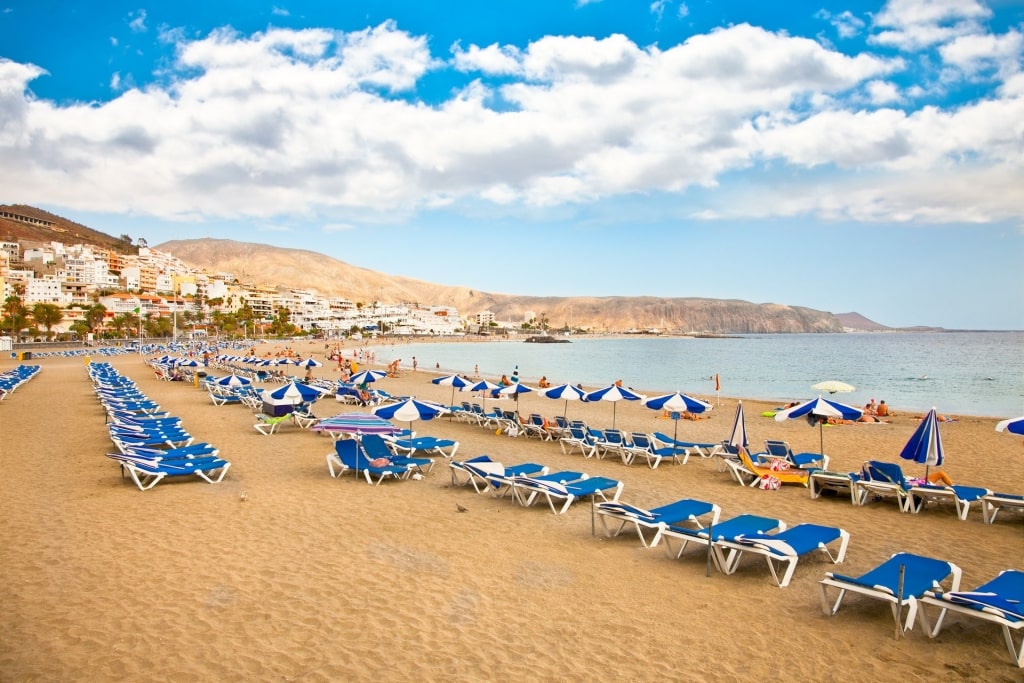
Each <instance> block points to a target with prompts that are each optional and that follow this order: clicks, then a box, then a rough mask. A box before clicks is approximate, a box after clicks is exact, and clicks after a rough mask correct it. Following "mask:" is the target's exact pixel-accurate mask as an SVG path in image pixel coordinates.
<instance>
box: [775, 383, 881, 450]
mask: <svg viewBox="0 0 1024 683" xmlns="http://www.w3.org/2000/svg"><path fill="white" fill-rule="evenodd" d="M863 414H864V411H862V410H860V409H859V408H854V407H853V406H848V405H846V404H845V403H839V402H837V401H829V400H828V399H825V398H822V397H821V396H819V397H818V398H815V399H812V400H810V401H805V402H803V403H801V404H800V405H797V406H793V407H792V408H787V409H785V410H782V411H779V412H778V413H775V420H776V421H777V422H783V421H785V420H795V419H797V418H799V417H803V418H806V419H807V422H808V423H809V424H810V425H811V426H812V427H813V426H814V425H815V424H817V425H818V431H819V434H818V441H819V443H820V446H821V454H822V455H825V434H824V431H825V430H824V427H823V425H824V424H825V422H827V421H828V418H830V417H834V418H838V419H841V420H856V419H858V418H860V416H861V415H863Z"/></svg>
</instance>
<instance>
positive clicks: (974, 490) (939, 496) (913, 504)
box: [907, 484, 991, 521]
mask: <svg viewBox="0 0 1024 683" xmlns="http://www.w3.org/2000/svg"><path fill="white" fill-rule="evenodd" d="M989 493H991V491H989V490H988V489H983V488H979V487H977V486H961V485H960V484H953V485H951V486H937V485H934V484H914V485H913V486H911V487H910V490H909V491H908V492H907V495H908V496H909V498H910V500H909V506H908V507H909V509H910V511H911V512H913V513H915V514H916V513H918V512H921V510H923V509H924V508H925V505H927V504H928V503H938V504H948V503H953V507H954V509H955V510H956V516H957V518H958V519H960V520H961V521H964V520H966V519H967V514H968V513H969V512H970V511H971V503H973V502H976V501H980V500H981V499H982V498H984V497H985V496H987V495H988V494H989Z"/></svg>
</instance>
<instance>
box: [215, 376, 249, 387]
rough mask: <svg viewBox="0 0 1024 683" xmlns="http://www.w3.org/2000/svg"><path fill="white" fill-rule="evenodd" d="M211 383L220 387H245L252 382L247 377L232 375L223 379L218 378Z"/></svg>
mask: <svg viewBox="0 0 1024 683" xmlns="http://www.w3.org/2000/svg"><path fill="white" fill-rule="evenodd" d="M213 383H214V384H216V385H217V386H221V387H245V386H249V385H250V384H252V380H251V379H249V378H247V377H240V376H238V375H233V374H232V375H227V376H225V377H218V378H217V379H215V380H213Z"/></svg>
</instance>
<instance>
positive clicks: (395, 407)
mask: <svg viewBox="0 0 1024 683" xmlns="http://www.w3.org/2000/svg"><path fill="white" fill-rule="evenodd" d="M370 412H372V413H373V414H374V415H376V416H377V417H382V418H384V419H385V420H401V421H402V422H408V423H409V431H412V421H413V420H433V419H434V418H435V417H437V416H438V415H444V414H446V413H449V412H451V411H450V410H448V409H447V408H445V407H444V406H442V405H438V404H437V403H428V402H427V401H417V400H416V399H415V398H407V399H405V400H404V401H399V402H398V403H389V404H388V405H386V406H377V407H376V408H374V409H373V410H371V411H370Z"/></svg>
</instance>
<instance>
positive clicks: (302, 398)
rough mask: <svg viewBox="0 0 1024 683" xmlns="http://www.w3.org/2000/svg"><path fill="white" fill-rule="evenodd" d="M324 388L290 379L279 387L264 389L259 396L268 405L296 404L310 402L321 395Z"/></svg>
mask: <svg viewBox="0 0 1024 683" xmlns="http://www.w3.org/2000/svg"><path fill="white" fill-rule="evenodd" d="M323 394H324V390H323V389H320V388H319V387H316V386H314V385H312V384H299V383H298V382H295V381H291V382H288V383H287V384H284V385H282V386H281V387H279V388H277V389H274V390H273V391H270V390H269V389H267V390H264V391H263V393H262V394H261V395H260V397H261V398H262V399H263V401H264V402H266V403H269V404H270V405H298V404H300V403H312V402H313V401H315V400H317V399H318V398H320V397H321V396H323Z"/></svg>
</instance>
